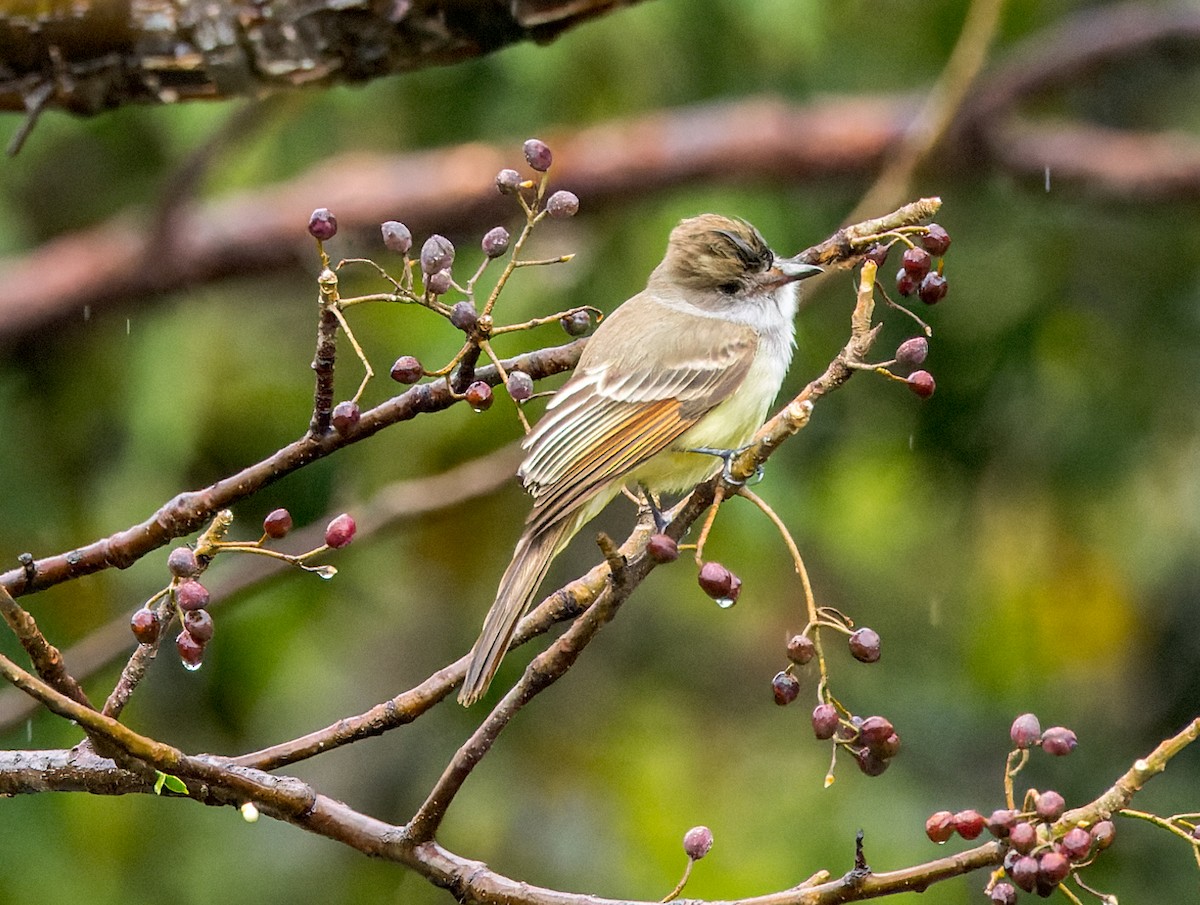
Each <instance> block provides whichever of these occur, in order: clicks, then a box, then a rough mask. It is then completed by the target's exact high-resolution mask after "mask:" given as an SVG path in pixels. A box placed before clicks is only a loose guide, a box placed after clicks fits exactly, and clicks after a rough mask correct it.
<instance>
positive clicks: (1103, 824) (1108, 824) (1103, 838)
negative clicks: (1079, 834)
mask: <svg viewBox="0 0 1200 905" xmlns="http://www.w3.org/2000/svg"><path fill="white" fill-rule="evenodd" d="M1091 833H1092V841H1094V842H1095V843H1096V849H1097V850H1098V851H1104V849H1106V848H1108V847H1109V846H1110V845H1112V844H1113V840H1114V839H1116V837H1117V827H1116V824H1114V823H1113V822H1112V821H1111V820H1101V821H1100V822H1099V823H1097V824H1096V825H1095V826H1093V827H1092V830H1091Z"/></svg>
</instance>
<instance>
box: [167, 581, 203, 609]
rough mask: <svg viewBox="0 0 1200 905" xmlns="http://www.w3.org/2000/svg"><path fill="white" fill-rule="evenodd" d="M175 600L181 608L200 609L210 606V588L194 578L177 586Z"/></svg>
mask: <svg viewBox="0 0 1200 905" xmlns="http://www.w3.org/2000/svg"><path fill="white" fill-rule="evenodd" d="M175 602H176V603H177V604H179V608H180V609H181V610H200V609H203V608H204V607H206V606H208V588H206V587H205V586H204V585H202V584H200V582H198V581H196V579H194V578H189V579H187V580H186V581H181V582H180V583H179V584H177V585H176V586H175Z"/></svg>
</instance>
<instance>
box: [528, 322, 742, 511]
mask: <svg viewBox="0 0 1200 905" xmlns="http://www.w3.org/2000/svg"><path fill="white" fill-rule="evenodd" d="M697 329H699V330H712V331H713V333H714V336H713V337H712V339H713V342H711V343H703V342H697V341H696V340H695V338H693V340H692V341H690V342H689V343H688V345H693V344H695V345H696V346H697V347H699V348H707V349H708V350H709V351H708V354H706V355H705V356H703V357H697V358H693V359H690V360H685V361H681V362H678V363H676V364H675V365H673V366H672V367H669V368H663V367H661V366H656V365H655V364H654V363H651V362H646V361H645V360H644V358H642V357H641V356H639V355H638V354H637V345H638V342H637V340H636V339H635V340H633V341H632V342H631V346H632V348H631V349H630V351H629V354H623V355H619V356H617V357H616V358H614V359H611V360H609V361H605V362H601V363H596V364H594V365H591V366H587V365H586V363H585V365H584V366H583V368H582V370H577V371H576V372H575V375H574V376H573V377H572V378H571V380H570V381H568V382H567V383H566V384H565V385H564V386H563V388H562V389H561V390H559V392H558V394H557V395H556V397H555V399H554V403H553V407H552V408H551V409H549V410H548V411H547V413H546V416H545V417H544V418H542V420H541V421H540V422H539V423H538V426H537V428H536V430H534V432H533V433H531V434H530V435H529V437H528V438H527V439H526V446H527V448H528V449H529V454H528V456H527V457H526V459H525V462H524V463H523V464H522V466H521V470H520V475H521V478H522V480H523V481H524V483H525V486H526V488H528V489H529V491H530V492H531V493H532V494H533V495H534V498H535V502H534V506H533V511H532V512H531V513H530V515H529V521H528V524H529V526H530V528H532V529H534V530H538V529H541V528H544V527H546V526H548V525H550V524H552V523H554V522H556V521H558V520H559V519H561V518H563V517H564V516H565V515H567V514H569V513H571V512H574V511H575V510H576V509H578V508H579V507H580V506H582V505H583V504H584V503H586V502H587V501H588V500H590V499H591V498H592V497H593V496H595V495H596V494H597V493H598V492H600V491H601V490H602V489H603V488H605V487H607V486H609V485H610V484H611V482H612V481H613V480H615V479H617V478H619V477H620V476H622V475H624V474H627V473H628V472H629V471H631V470H632V469H634V468H636V467H637V466H638V465H640V464H641V463H643V462H645V461H646V460H647V459H649V458H650V457H651V456H653V455H655V454H656V453H658V452H661V451H662V450H663V449H665V448H667V446H669V445H670V444H671V443H672V442H673V441H674V440H676V439H677V438H679V437H680V436H681V435H682V434H684V433H685V432H686V431H687V430H688V429H689V428H690V427H692V425H694V424H695V423H696V422H697V421H699V420H700V418H702V417H703V416H704V415H705V414H707V413H708V412H709V411H711V410H712V409H713V408H714V407H715V406H717V405H718V404H720V403H721V402H722V401H724V400H725V399H727V398H728V397H729V396H730V395H731V394H732V393H733V392H734V391H735V390H736V389H737V388H738V387H739V386H740V385H741V383H742V381H743V380H744V379H745V377H746V373H747V372H748V371H749V370H750V365H751V363H752V362H753V360H754V353H755V349H756V346H757V342H758V337H757V334H756V333H755V332H754V331H753V330H752V329H750V328H748V327H743V326H740V325H733V324H729V323H728V322H705V323H703V324H701V325H700V326H699V327H697Z"/></svg>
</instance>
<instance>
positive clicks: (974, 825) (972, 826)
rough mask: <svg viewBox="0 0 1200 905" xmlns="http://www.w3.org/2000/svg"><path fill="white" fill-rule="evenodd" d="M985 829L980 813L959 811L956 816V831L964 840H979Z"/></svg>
mask: <svg viewBox="0 0 1200 905" xmlns="http://www.w3.org/2000/svg"><path fill="white" fill-rule="evenodd" d="M983 827H984V819H983V815H982V814H980V813H979V812H978V811H973V810H966V811H959V812H958V813H957V814H955V815H954V829H955V831H956V832H957V833H958V835H960V836H962V837H963V838H964V839H967V840H971V839H977V838H979V834H980V833H982V832H983Z"/></svg>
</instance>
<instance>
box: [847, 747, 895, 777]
mask: <svg viewBox="0 0 1200 905" xmlns="http://www.w3.org/2000/svg"><path fill="white" fill-rule="evenodd" d="M854 760H855V762H856V763H857V764H858V769H859V770H861V771H862V773H863V775H864V776H879V775H880V774H881V773H883V771H884V770H886V769H887V768H888V766H889V763H890V762H889V761H888V759H887V758H886V757H881V756H880V755H879V754H878V752H876V751H875V749H874V748H859V749H858V750H857V751H855V752H854Z"/></svg>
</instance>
